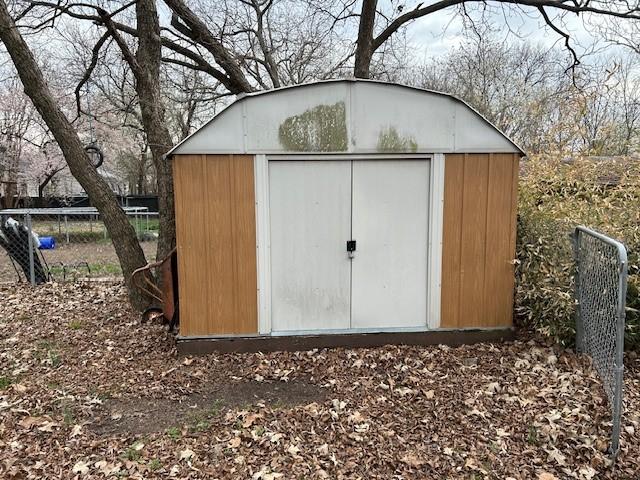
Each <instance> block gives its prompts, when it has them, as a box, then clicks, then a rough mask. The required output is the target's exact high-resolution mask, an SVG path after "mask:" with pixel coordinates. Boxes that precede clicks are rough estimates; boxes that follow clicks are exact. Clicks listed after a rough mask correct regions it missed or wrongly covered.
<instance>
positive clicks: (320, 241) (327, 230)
mask: <svg viewBox="0 0 640 480" xmlns="http://www.w3.org/2000/svg"><path fill="white" fill-rule="evenodd" d="M269 196H270V201H269V209H270V213H269V215H270V224H271V233H270V235H271V321H272V331H274V332H285V331H294V330H297V331H300V330H323V329H348V328H349V320H350V304H349V299H350V283H351V265H350V262H349V259H348V256H347V252H346V248H345V242H346V240H348V239H349V238H350V235H351V162H349V161H329V160H326V161H270V162H269Z"/></svg>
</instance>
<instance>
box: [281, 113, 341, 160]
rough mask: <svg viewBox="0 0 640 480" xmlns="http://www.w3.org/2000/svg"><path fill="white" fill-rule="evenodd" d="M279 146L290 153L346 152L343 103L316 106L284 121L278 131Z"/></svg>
mask: <svg viewBox="0 0 640 480" xmlns="http://www.w3.org/2000/svg"><path fill="white" fill-rule="evenodd" d="M278 139H279V140H280V144H281V145H282V146H283V147H284V148H285V150H289V151H292V152H346V151H347V118H346V110H345V105H344V102H338V103H336V104H334V105H318V106H317V107H313V108H310V109H309V110H307V111H305V112H303V113H301V114H300V115H293V116H291V117H289V118H287V119H286V120H285V121H284V122H282V123H281V124H280V127H279V128H278Z"/></svg>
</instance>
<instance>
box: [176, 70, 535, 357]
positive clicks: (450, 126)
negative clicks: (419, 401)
mask: <svg viewBox="0 0 640 480" xmlns="http://www.w3.org/2000/svg"><path fill="white" fill-rule="evenodd" d="M522 155H523V152H522V150H521V149H520V148H519V147H518V146H517V145H515V144H514V143H513V142H512V141H511V140H510V139H509V138H507V137H506V136H505V135H504V134H503V133H501V132H500V131H499V130H498V129H496V128H495V127H494V126H493V125H491V124H490V123H489V122H488V121H487V120H485V119H484V118H483V117H482V116H481V115H480V114H478V113H477V112H476V111H475V110H473V109H472V108H471V107H469V106H468V105H467V104H465V103H464V102H462V101H461V100H459V99H456V98H454V97H452V96H449V95H445V94H442V93H438V92H432V91H427V90H421V89H417V88H412V87H407V86H402V85H395V84H388V83H382V82H375V81H368V80H335V81H326V82H318V83H312V84H305V85H299V86H294V87H287V88H280V89H276V90H270V91H265V92H258V93H252V94H249V95H245V96H243V97H241V98H239V99H238V100H237V101H236V102H234V103H233V104H231V105H230V106H229V107H227V108H226V109H225V110H223V111H222V112H221V113H219V114H218V115H216V116H215V117H214V118H213V119H212V120H211V121H209V122H208V123H207V124H205V125H204V126H203V127H202V128H200V129H199V130H198V131H197V132H195V133H194V134H193V135H191V136H190V137H188V138H187V139H185V140H184V141H183V142H182V143H180V144H179V145H177V146H176V147H175V148H174V149H173V150H172V151H171V152H169V158H170V159H171V161H172V162H173V171H174V187H175V208H176V228H177V249H178V280H179V286H180V289H179V295H180V299H179V303H180V323H181V325H180V336H179V345H181V348H182V350H183V351H203V350H209V349H226V350H230V349H231V350H233V349H255V350H257V349H264V350H266V349H274V348H278V349H280V348H285V349H286V348H308V347H311V346H314V345H316V346H324V345H348V344H367V345H373V344H380V343H386V342H396V341H397V342H402V343H433V342H440V341H446V342H449V343H462V342H465V341H474V340H477V339H482V338H485V339H488V338H496V337H500V336H502V335H505V334H508V332H509V331H510V328H511V326H512V313H513V286H514V266H513V257H514V251H515V237H516V200H517V179H518V163H519V158H520V157H521V156H522ZM374 334H375V335H374Z"/></svg>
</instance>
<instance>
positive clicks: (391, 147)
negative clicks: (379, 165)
mask: <svg viewBox="0 0 640 480" xmlns="http://www.w3.org/2000/svg"><path fill="white" fill-rule="evenodd" d="M377 150H378V151H379V152H401V153H407V152H412V153H413V152H415V151H416V150H418V144H417V143H416V139H415V138H413V137H412V136H409V135H407V136H402V135H400V134H399V133H398V131H397V130H396V129H395V127H388V128H384V129H382V131H381V132H380V134H379V135H378V145H377Z"/></svg>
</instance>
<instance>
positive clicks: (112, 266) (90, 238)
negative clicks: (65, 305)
mask: <svg viewBox="0 0 640 480" xmlns="http://www.w3.org/2000/svg"><path fill="white" fill-rule="evenodd" d="M124 210H125V212H126V214H127V216H128V217H129V221H130V222H131V224H132V225H133V227H134V228H135V230H136V233H137V235H138V238H139V239H140V240H141V244H142V248H143V250H144V251H145V254H146V256H147V258H154V257H155V251H156V246H157V237H158V214H157V213H155V212H149V211H148V209H147V208H146V207H124ZM0 246H1V247H2V249H0V283H8V282H16V281H18V282H30V283H32V284H34V285H38V284H41V283H44V282H46V281H49V280H52V281H66V280H78V279H111V278H121V277H122V270H121V268H120V263H119V262H118V257H117V256H116V252H115V249H114V248H113V244H112V241H111V238H110V237H109V233H108V232H107V229H106V227H105V225H104V223H103V222H102V219H101V218H100V214H99V213H98V211H97V210H96V209H95V208H84V207H83V208H45V209H12V210H0Z"/></svg>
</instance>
